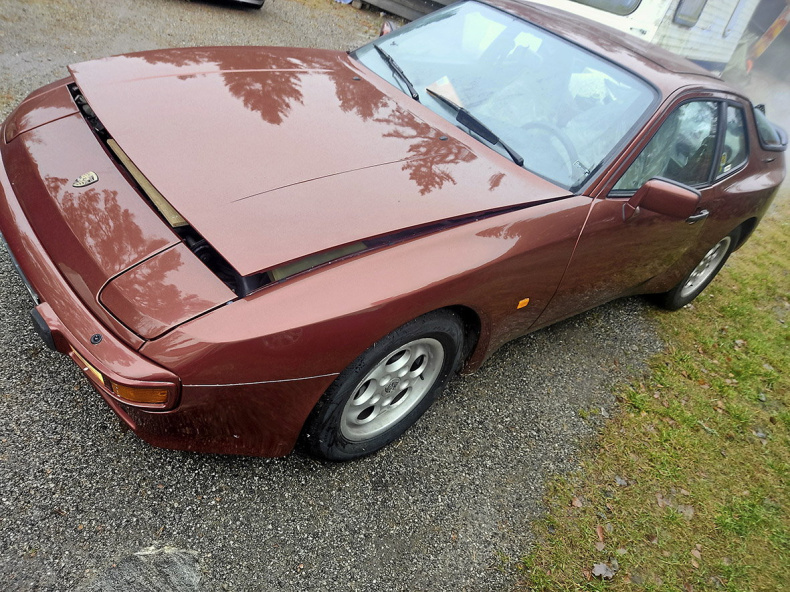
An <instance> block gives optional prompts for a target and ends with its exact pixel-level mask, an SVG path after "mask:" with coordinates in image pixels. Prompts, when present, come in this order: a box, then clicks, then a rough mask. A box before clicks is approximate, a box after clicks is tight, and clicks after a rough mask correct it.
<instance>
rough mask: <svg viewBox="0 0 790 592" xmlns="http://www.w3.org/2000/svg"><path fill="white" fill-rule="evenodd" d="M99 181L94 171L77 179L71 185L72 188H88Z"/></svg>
mask: <svg viewBox="0 0 790 592" xmlns="http://www.w3.org/2000/svg"><path fill="white" fill-rule="evenodd" d="M98 180H99V175H97V174H96V173H94V172H93V171H88V172H87V173H85V174H84V175H80V176H79V177H77V180H76V181H74V183H72V184H71V186H72V187H87V186H88V185H92V184H93V183H95V182H96V181H98Z"/></svg>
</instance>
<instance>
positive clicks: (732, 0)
mask: <svg viewBox="0 0 790 592" xmlns="http://www.w3.org/2000/svg"><path fill="white" fill-rule="evenodd" d="M532 1H533V2H536V3H538V4H545V5H548V6H554V7H556V8H561V9H563V10H566V11H568V12H572V13H574V14H578V15H580V16H584V17H587V18H589V19H591V20H594V21H597V22H599V23H603V24H605V25H609V26H610V27H613V28H615V29H618V30H620V31H623V32H625V33H629V34H631V35H635V36H636V37H639V38H641V39H644V40H645V41H650V42H651V43H655V44H656V45H660V46H661V47H664V48H666V49H668V50H670V51H672V52H674V53H677V54H679V55H682V56H684V57H686V58H689V59H690V60H693V61H694V62H697V63H698V64H700V65H701V66H703V67H705V68H707V69H709V70H712V71H714V72H722V71H723V70H724V68H725V66H726V65H727V63H728V62H729V61H730V59H731V58H732V55H733V52H734V51H735V48H736V46H737V45H738V42H739V41H740V39H741V37H742V36H743V34H744V32H745V31H746V26H747V25H748V24H749V20H750V19H751V17H752V14H753V13H754V11H755V9H756V8H757V5H758V4H759V3H760V0H532Z"/></svg>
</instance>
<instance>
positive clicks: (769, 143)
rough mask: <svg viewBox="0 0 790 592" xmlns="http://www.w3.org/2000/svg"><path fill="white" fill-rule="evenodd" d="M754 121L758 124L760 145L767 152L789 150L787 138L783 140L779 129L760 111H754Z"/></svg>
mask: <svg viewBox="0 0 790 592" xmlns="http://www.w3.org/2000/svg"><path fill="white" fill-rule="evenodd" d="M754 120H755V121H756V122H757V135H758V136H759V137H760V144H761V145H762V147H763V148H765V149H766V150H784V149H785V148H787V138H782V136H781V135H780V131H779V129H778V128H777V127H776V126H775V125H774V124H773V123H771V122H770V121H768V118H767V117H766V116H765V113H763V112H762V111H761V110H760V109H755V110H754Z"/></svg>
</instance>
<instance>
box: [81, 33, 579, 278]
mask: <svg viewBox="0 0 790 592" xmlns="http://www.w3.org/2000/svg"><path fill="white" fill-rule="evenodd" d="M70 70H71V72H72V75H73V76H74V79H75V81H76V82H77V85H78V86H79V88H80V90H81V92H82V93H83V95H84V96H85V98H86V99H87V101H88V103H89V104H90V106H91V108H92V109H93V111H94V112H95V113H96V115H97V116H98V118H99V120H101V122H102V124H103V125H104V126H105V127H106V129H107V130H108V132H109V133H110V135H111V136H112V137H113V138H114V139H115V140H116V142H118V144H119V145H120V147H121V149H122V150H123V151H124V152H125V153H126V154H127V155H128V156H129V158H130V159H131V160H132V162H134V163H135V165H136V166H137V167H138V168H139V169H140V170H141V171H142V172H143V174H144V175H145V176H146V177H147V179H148V180H149V181H150V182H151V183H152V184H153V186H154V187H156V189H158V190H159V192H161V193H162V194H163V195H164V196H165V197H166V199H167V200H168V201H169V202H170V203H171V204H172V205H173V206H174V207H175V209H176V210H178V212H179V213H180V214H181V215H182V216H183V217H184V218H185V219H186V220H187V221H188V222H189V224H190V225H192V226H193V227H194V228H195V229H196V230H197V231H198V232H200V234H202V235H203V237H204V238H205V239H206V240H208V241H209V242H210V243H211V244H212V245H213V247H214V248H215V249H217V251H219V253H220V254H222V256H223V257H225V259H226V260H228V261H229V262H230V263H231V265H233V266H234V267H235V268H236V269H237V271H239V272H240V273H241V274H242V275H248V274H252V273H255V272H259V271H263V270H266V269H271V268H272V267H274V266H277V265H280V264H283V263H287V262H290V261H294V260H297V259H300V258H303V257H305V256H307V255H310V254H314V253H319V252H322V251H326V250H329V249H333V248H336V247H338V246H341V245H346V244H352V243H354V242H355V241H359V240H363V239H366V238H371V237H381V236H386V235H387V234H389V233H393V232H397V231H401V230H404V229H409V228H416V227H420V226H423V225H427V224H431V223H435V222H437V221H440V220H446V219H453V218H460V217H465V216H469V215H471V214H475V213H477V212H485V211H489V210H496V209H500V208H508V207H512V206H515V205H519V204H523V203H529V202H532V201H543V200H546V199H551V198H555V197H559V196H562V195H566V194H567V193H568V192H567V191H566V190H564V189H562V188H560V187H557V186H555V185H553V184H551V183H549V182H547V181H545V180H543V179H541V178H539V177H537V176H533V175H530V174H529V173H526V172H525V171H523V170H522V169H519V168H518V167H516V165H515V164H513V163H512V162H510V161H509V160H508V159H507V158H505V157H502V156H501V155H499V154H497V153H496V152H494V151H493V150H491V149H490V148H488V147H486V146H483V145H482V144H479V143H478V142H477V141H476V140H473V139H472V138H470V137H469V136H466V135H465V134H464V133H463V132H461V131H460V130H458V129H456V128H455V127H454V126H453V125H451V124H449V123H448V122H446V121H444V120H443V119H441V118H440V117H439V116H437V115H436V114H434V113H433V112H431V111H429V110H428V109H427V108H425V107H423V106H422V105H420V104H418V103H416V102H414V101H412V100H411V99H410V98H409V97H408V96H406V95H403V94H402V93H400V92H399V91H398V90H397V89H395V88H394V87H392V86H391V85H389V84H388V83H387V82H385V81H383V80H381V79H380V78H378V77H377V76H375V75H374V74H373V73H371V72H369V71H368V70H367V69H365V68H364V67H363V66H361V65H360V64H358V63H357V62H355V61H354V60H353V59H352V58H350V57H349V56H348V55H346V54H345V53H342V52H334V51H322V50H296V49H291V48H288V49H281V48H248V47H247V48H241V47H225V48H195V49H175V50H163V51H153V52H143V53H138V54H129V55H123V56H117V57H112V58H107V59H102V60H97V61H91V62H85V63H80V64H76V65H73V66H71V67H70Z"/></svg>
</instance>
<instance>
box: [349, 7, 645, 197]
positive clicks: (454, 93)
mask: <svg viewBox="0 0 790 592" xmlns="http://www.w3.org/2000/svg"><path fill="white" fill-rule="evenodd" d="M374 44H375V45H378V46H380V47H381V48H382V49H384V50H385V51H386V53H387V54H389V55H390V56H391V57H392V59H393V60H394V61H395V62H396V63H397V65H398V66H399V67H400V69H401V70H402V71H403V73H404V74H405V76H406V77H407V79H408V80H410V81H411V83H412V84H413V85H414V88H415V90H416V91H417V93H418V95H419V100H420V101H421V102H422V103H423V104H424V105H425V106H426V107H428V108H429V109H431V110H432V111H434V112H436V113H437V114H439V115H441V116H442V117H444V118H446V119H447V120H448V121H451V122H453V123H454V124H456V125H458V126H459V127H461V128H462V129H464V130H465V131H467V132H469V133H471V134H472V135H475V136H476V137H478V139H480V137H479V136H477V135H476V134H474V132H471V131H470V130H469V129H467V128H465V127H464V126H463V125H460V124H458V122H457V121H456V117H457V109H453V108H451V107H449V106H448V102H447V101H442V100H441V97H445V98H447V99H449V101H451V102H452V103H455V104H456V105H457V106H459V107H463V108H464V109H465V110H466V111H468V112H469V113H470V114H472V115H473V116H474V117H475V118H477V119H478V120H479V121H480V122H482V124H484V125H485V126H486V127H488V128H489V129H490V130H491V132H493V134H495V135H496V136H498V138H500V139H501V140H502V142H504V143H505V144H506V145H509V146H511V147H512V149H513V150H515V152H516V153H518V154H519V155H520V156H521V157H523V159H524V165H523V166H524V167H525V168H526V169H528V170H530V171H532V172H534V173H536V174H538V175H540V176H541V177H544V178H546V179H548V180H550V181H552V182H554V183H556V184H558V185H560V186H562V187H564V188H565V189H575V188H578V187H581V186H582V185H583V184H584V183H585V182H586V181H587V180H588V179H589V178H590V177H591V175H592V174H593V173H594V172H595V171H596V170H597V168H598V167H599V165H600V164H601V163H602V162H603V161H604V160H605V159H606V158H607V157H608V156H609V154H610V153H611V152H612V151H613V150H614V149H615V147H616V146H617V145H618V144H619V143H620V142H621V141H622V140H623V139H624V138H625V137H626V136H628V135H629V133H630V132H631V131H632V129H633V128H634V126H635V124H636V123H637V122H638V121H639V120H640V118H641V117H642V115H643V114H644V113H645V111H646V110H647V109H648V107H649V106H650V105H651V104H652V102H653V100H654V98H655V95H654V91H653V90H652V88H651V87H650V86H649V85H648V84H647V83H646V82H644V81H643V80H642V79H640V78H638V77H636V76H634V75H633V74H630V73H629V72H626V71H625V70H623V69H621V68H618V67H617V66H615V65H613V64H612V63H610V62H608V61H606V60H604V59H602V58H600V57H598V56H596V55H593V54H591V53H589V52H587V51H585V50H583V49H581V48H580V47H578V46H577V45H574V44H572V43H570V42H568V41H566V40H564V39H561V38H559V37H556V36H554V35H552V34H550V33H547V32H546V31H544V30H542V29H540V28H538V27H535V26H533V25H530V24H529V23H527V22H525V21H523V20H521V19H519V18H516V17H514V16H512V15H509V14H507V13H505V12H502V11H500V10H497V9H495V8H492V7H490V6H486V5H483V4H478V3H477V2H463V3H459V4H454V5H452V6H449V7H447V8H444V9H442V10H439V11H437V12H434V13H432V14H431V15H429V16H427V17H425V18H423V19H421V20H419V21H417V22H414V23H411V24H410V25H407V26H405V27H403V28H402V29H399V30H397V31H395V32H394V33H390V34H389V35H387V36H385V37H382V38H380V39H377V40H376V41H374V42H373V43H372V44H369V45H366V46H364V47H362V48H360V49H358V50H357V51H356V52H355V53H354V56H355V57H356V58H357V59H358V60H359V61H361V62H362V63H363V64H365V66H367V67H368V68H370V69H371V70H373V71H374V72H375V73H376V74H378V75H379V76H381V77H382V78H384V79H385V80H387V81H389V82H391V83H392V84H393V85H395V86H396V87H398V88H400V89H401V90H403V91H404V92H408V93H409V94H411V93H410V92H409V91H408V88H407V86H406V83H405V82H404V80H403V77H401V76H399V75H397V74H395V73H394V72H393V70H392V68H391V67H390V66H389V65H388V64H387V63H386V61H385V60H384V59H383V58H382V55H381V53H380V52H378V51H376V49H375V47H374ZM437 95H439V96H437ZM491 148H492V149H494V150H497V151H498V152H500V153H501V154H503V156H504V157H505V158H509V156H508V153H507V151H506V150H505V149H504V148H503V147H502V145H501V144H499V145H491Z"/></svg>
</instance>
